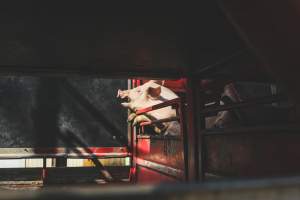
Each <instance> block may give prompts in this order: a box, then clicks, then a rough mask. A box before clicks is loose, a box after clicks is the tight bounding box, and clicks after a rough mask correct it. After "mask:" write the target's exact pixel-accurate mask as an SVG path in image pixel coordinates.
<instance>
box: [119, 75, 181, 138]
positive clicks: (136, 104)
mask: <svg viewBox="0 0 300 200" xmlns="http://www.w3.org/2000/svg"><path fill="white" fill-rule="evenodd" d="M117 97H120V98H122V99H127V100H128V102H124V103H122V106H124V107H125V108H128V109H130V110H131V111H132V113H131V114H130V115H129V116H128V121H133V125H137V124H139V123H141V122H145V121H148V122H150V121H151V120H159V119H164V118H169V117H175V116H176V110H175V109H173V108H172V107H171V106H168V107H165V108H161V109H158V110H154V111H150V112H148V113H147V114H146V115H136V114H135V113H134V112H135V111H136V110H138V109H141V108H146V107H150V106H153V105H156V104H159V103H162V102H165V101H168V100H172V99H175V98H178V96H177V95H176V94H175V93H174V92H173V91H171V90H170V89H168V88H166V87H164V86H161V85H159V84H158V82H157V81H154V80H151V81H148V82H147V83H145V84H143V85H141V86H138V87H136V88H133V89H130V90H123V91H122V90H118V95H117ZM162 125H163V128H158V127H157V126H155V127H154V131H155V132H156V133H161V132H164V133H165V134H166V130H169V132H168V131H167V134H171V135H178V134H179V130H180V127H179V123H178V122H165V123H163V124H162ZM171 130H172V131H171ZM170 131H171V132H172V133H170Z"/></svg>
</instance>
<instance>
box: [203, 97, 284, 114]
mask: <svg viewBox="0 0 300 200" xmlns="http://www.w3.org/2000/svg"><path fill="white" fill-rule="evenodd" d="M284 99H285V97H284V96H281V95H273V96H268V97H262V98H257V99H249V100H247V101H243V102H238V103H230V104H226V105H214V106H208V107H206V108H204V109H203V110H201V111H200V114H209V113H212V112H219V111H224V110H232V109H236V108H243V107H248V106H254V105H257V104H270V103H274V102H278V101H282V100H284Z"/></svg>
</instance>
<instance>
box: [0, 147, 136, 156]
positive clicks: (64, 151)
mask: <svg viewBox="0 0 300 200" xmlns="http://www.w3.org/2000/svg"><path fill="white" fill-rule="evenodd" d="M130 155H131V154H130V152H129V151H128V149H127V148H126V147H90V148H82V147H77V148H63V147H58V148H0V159H22V158H43V157H51V158H56V157H65V158H123V157H128V156H130Z"/></svg>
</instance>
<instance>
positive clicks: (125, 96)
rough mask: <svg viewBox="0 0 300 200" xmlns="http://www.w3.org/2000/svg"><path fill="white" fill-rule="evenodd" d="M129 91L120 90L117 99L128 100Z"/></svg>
mask: <svg viewBox="0 0 300 200" xmlns="http://www.w3.org/2000/svg"><path fill="white" fill-rule="evenodd" d="M128 94H129V92H128V90H120V89H119V90H118V93H117V98H121V99H125V98H128Z"/></svg>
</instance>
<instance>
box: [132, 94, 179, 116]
mask: <svg viewBox="0 0 300 200" xmlns="http://www.w3.org/2000/svg"><path fill="white" fill-rule="evenodd" d="M180 102H181V99H180V98H176V99H172V100H169V101H166V102H163V103H160V104H156V105H153V106H150V107H147V108H142V109H139V110H137V111H136V112H135V113H136V114H137V115H140V114H144V113H147V112H149V111H153V110H157V109H160V108H164V107H167V106H172V105H176V104H177V105H178V104H179V103H180Z"/></svg>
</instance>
